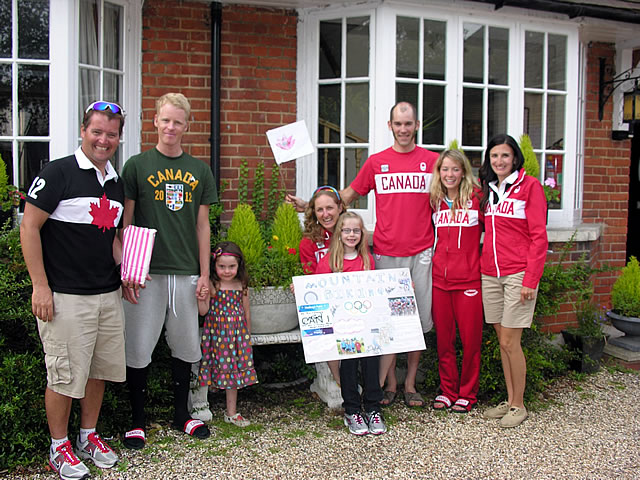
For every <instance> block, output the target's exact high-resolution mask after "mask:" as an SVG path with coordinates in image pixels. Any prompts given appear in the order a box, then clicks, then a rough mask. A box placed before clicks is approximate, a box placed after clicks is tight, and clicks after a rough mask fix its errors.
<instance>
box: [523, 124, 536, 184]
mask: <svg viewBox="0 0 640 480" xmlns="http://www.w3.org/2000/svg"><path fill="white" fill-rule="evenodd" d="M520 150H522V155H523V156H524V165H523V166H524V171H525V172H526V173H527V175H529V176H531V177H533V178H538V175H540V164H539V163H538V157H537V156H536V154H535V152H534V151H533V145H531V138H530V137H529V135H527V134H526V133H523V134H522V135H521V136H520Z"/></svg>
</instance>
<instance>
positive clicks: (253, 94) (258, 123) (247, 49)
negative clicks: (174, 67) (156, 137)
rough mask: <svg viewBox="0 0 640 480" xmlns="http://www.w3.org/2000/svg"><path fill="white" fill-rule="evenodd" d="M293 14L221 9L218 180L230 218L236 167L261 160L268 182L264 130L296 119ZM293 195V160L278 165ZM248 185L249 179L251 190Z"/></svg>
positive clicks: (268, 157) (269, 155) (270, 157)
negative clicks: (222, 182) (223, 184)
mask: <svg viewBox="0 0 640 480" xmlns="http://www.w3.org/2000/svg"><path fill="white" fill-rule="evenodd" d="M296 25H297V14H296V12H295V11H292V10H277V9H266V8H251V7H242V6H237V5H234V6H225V7H224V8H223V10H222V61H221V63H222V65H221V67H222V83H221V108H220V110H221V112H220V123H221V125H220V131H221V133H220V135H221V152H220V153H221V155H220V156H221V177H222V178H223V179H224V180H226V181H227V182H228V189H227V191H226V192H225V194H224V196H223V203H224V207H225V212H226V213H225V215H224V216H223V220H226V221H228V220H230V218H231V213H232V210H233V208H235V206H236V204H237V198H238V195H237V187H238V168H239V166H240V163H241V162H242V161H243V160H244V159H246V160H247V162H248V164H249V172H250V173H249V176H250V177H251V170H252V167H255V166H256V165H257V163H258V162H259V161H260V160H264V161H265V165H266V167H267V168H266V169H265V185H268V184H269V180H267V179H268V178H270V175H271V169H270V167H271V166H272V165H274V163H275V162H274V160H273V154H272V153H271V149H270V148H269V142H268V140H267V136H266V135H265V132H266V131H267V130H270V129H272V128H275V127H278V126H281V125H284V124H287V123H291V122H295V121H296V49H297V37H296V28H297V27H296ZM281 167H282V171H283V175H284V178H285V181H286V188H287V190H288V191H291V192H294V191H295V187H294V185H295V162H289V163H286V164H283V165H282V166H281ZM251 185H252V181H251V179H250V181H249V192H251Z"/></svg>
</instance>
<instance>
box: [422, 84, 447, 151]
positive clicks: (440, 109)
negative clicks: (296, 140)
mask: <svg viewBox="0 0 640 480" xmlns="http://www.w3.org/2000/svg"><path fill="white" fill-rule="evenodd" d="M444 88H445V87H443V86H439V85H425V86H424V95H423V102H422V116H423V119H422V123H421V126H422V143H426V144H430V145H443V144H444V116H445V111H444Z"/></svg>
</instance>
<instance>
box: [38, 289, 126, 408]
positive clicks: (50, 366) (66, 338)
mask: <svg viewBox="0 0 640 480" xmlns="http://www.w3.org/2000/svg"><path fill="white" fill-rule="evenodd" d="M38 331H39V332H40V339H41V340H42V346H43V348H44V353H45V363H46V366H47V386H48V387H49V389H51V390H53V391H54V392H56V393H59V394H61V395H65V396H67V397H71V398H84V391H85V386H86V385H87V380H88V379H89V378H93V379H97V380H109V381H112V382H124V380H125V376H126V368H125V356H124V313H123V311H122V294H121V292H120V289H118V290H116V291H114V292H110V293H101V294H98V295H71V294H66V293H57V292H54V294H53V320H52V321H50V322H43V321H41V320H39V319H38Z"/></svg>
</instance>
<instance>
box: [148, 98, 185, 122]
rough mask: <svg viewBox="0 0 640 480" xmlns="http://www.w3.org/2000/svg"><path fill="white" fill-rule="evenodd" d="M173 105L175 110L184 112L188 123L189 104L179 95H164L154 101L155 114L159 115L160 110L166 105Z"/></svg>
mask: <svg viewBox="0 0 640 480" xmlns="http://www.w3.org/2000/svg"><path fill="white" fill-rule="evenodd" d="M167 103H168V104H170V105H173V106H174V107H176V108H179V109H181V110H184V113H185V114H186V117H187V121H189V115H191V104H190V103H189V100H188V99H187V97H185V96H184V95H183V94H181V93H165V94H164V95H162V96H161V97H160V98H159V99H158V100H156V113H157V114H159V113H160V109H161V108H162V107H164V106H165V105H166V104H167Z"/></svg>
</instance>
